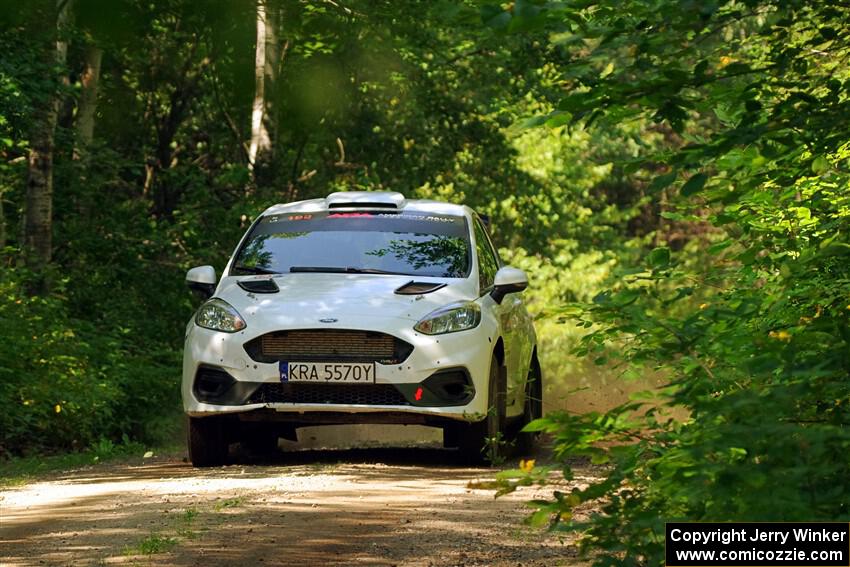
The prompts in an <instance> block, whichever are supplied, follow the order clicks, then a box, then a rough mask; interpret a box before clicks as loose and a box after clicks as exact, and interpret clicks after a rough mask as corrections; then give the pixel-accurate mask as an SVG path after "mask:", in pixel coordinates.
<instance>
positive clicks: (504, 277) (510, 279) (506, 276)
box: [490, 266, 528, 303]
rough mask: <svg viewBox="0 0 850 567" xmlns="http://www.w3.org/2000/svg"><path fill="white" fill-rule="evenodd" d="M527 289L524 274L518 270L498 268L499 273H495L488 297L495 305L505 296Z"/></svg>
mask: <svg viewBox="0 0 850 567" xmlns="http://www.w3.org/2000/svg"><path fill="white" fill-rule="evenodd" d="M527 287H528V276H526V275H525V272H523V271H522V270H520V269H518V268H512V267H510V266H505V267H503V268H499V271H498V272H496V277H495V279H494V281H493V291H491V292H490V297H492V298H493V301H495V302H496V303H501V302H502V299H504V298H505V296H506V295H507V294H509V293H516V292H518V291H522V290H524V289H525V288H527Z"/></svg>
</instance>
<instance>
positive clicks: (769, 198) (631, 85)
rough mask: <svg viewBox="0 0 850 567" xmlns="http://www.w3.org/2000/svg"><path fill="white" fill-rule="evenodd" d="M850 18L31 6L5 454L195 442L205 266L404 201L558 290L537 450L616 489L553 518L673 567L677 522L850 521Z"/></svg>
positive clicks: (615, 9)
mask: <svg viewBox="0 0 850 567" xmlns="http://www.w3.org/2000/svg"><path fill="white" fill-rule="evenodd" d="M849 15H850V7H848V5H847V4H846V3H843V2H826V1H814V2H812V1H806V2H803V1H779V0H775V1H756V0H736V1H724V0H712V1H708V2H694V1H687V0H683V1H673V0H654V1H650V0H642V1H637V0H626V1H624V2H614V1H590V0H576V1H564V2H543V1H528V0H525V1H522V0H517V1H516V2H513V3H490V2H473V1H466V2H444V1H429V2H426V1H415V0H410V1H405V2H388V1H384V0H358V1H354V0H350V1H343V0H339V1H335V0H325V1H321V2H306V1H303V2H299V1H295V0H262V1H260V2H247V1H245V2H214V1H207V2H202V1H192V0H163V1H158V2H142V1H139V0H115V1H111V2H100V1H96V0H59V1H58V2H55V1H48V0H34V1H31V2H26V3H24V2H12V1H9V0H4V1H3V2H0V54H2V55H0V261H2V265H3V269H2V271H0V408H2V412H0V432H2V433H0V457H2V458H12V457H17V456H21V455H33V454H44V453H49V452H57V451H77V450H82V449H86V448H89V447H92V446H93V445H97V444H103V443H107V444H110V443H121V442H122V440H123V442H124V443H129V442H141V443H146V444H157V443H161V442H163V441H164V440H167V439H169V438H171V437H172V436H173V435H174V433H175V431H176V430H178V429H179V423H180V418H179V411H180V410H179V394H178V392H179V390H178V383H179V376H178V374H179V371H178V369H179V368H180V355H181V354H180V350H181V344H182V334H183V329H184V327H185V324H186V321H187V320H188V319H189V318H190V317H191V314H192V312H193V310H194V309H195V308H196V307H197V305H196V303H195V301H194V300H193V299H192V297H191V296H190V294H189V293H187V289H186V287H185V285H184V282H183V278H184V273H185V271H186V270H187V269H188V268H190V267H193V266H196V265H200V264H212V265H214V266H216V267H217V268H218V269H219V270H220V269H221V267H223V265H224V263H225V261H226V258H227V257H228V255H229V254H230V253H231V252H232V249H233V247H234V246H235V244H236V242H237V240H238V238H239V237H240V236H241V234H242V232H243V231H244V230H245V228H246V227H247V226H248V224H249V223H250V221H251V220H252V219H253V218H254V217H255V216H256V215H257V214H258V213H259V212H261V211H262V210H263V209H264V208H266V207H267V206H268V205H270V204H272V203H276V202H286V201H291V200H297V199H302V198H311V197H316V196H324V195H326V194H327V193H330V192H332V191H337V190H393V191H401V192H403V193H404V194H406V195H407V196H408V197H411V198H435V199H440V200H448V201H452V202H462V203H467V204H469V205H471V206H473V207H474V208H476V209H477V210H479V211H480V212H481V213H484V214H487V215H489V216H490V218H491V229H492V233H493V235H494V238H495V240H496V242H497V244H498V245H499V247H500V250H501V253H502V255H503V258H504V259H505V260H506V262H508V263H510V264H512V265H516V266H518V267H521V268H523V269H525V270H527V271H528V272H529V273H530V274H531V276H532V287H531V289H530V290H529V291H528V292H527V294H528V298H529V301H530V305H531V308H532V309H533V311H534V314H535V316H536V318H537V328H538V332H539V334H540V336H541V354H542V359H543V366H544V375H545V377H546V381H547V392H546V397H547V403H548V408H547V409H548V410H549V413H548V415H547V417H546V418H544V420H542V421H541V422H539V423H538V424H537V425H536V426H537V427H538V428H539V429H541V430H545V431H548V432H549V433H550V434H551V435H552V438H553V439H554V448H555V456H556V458H557V459H559V460H560V461H561V463H562V464H561V465H560V466H561V468H562V469H563V470H564V473H565V474H567V475H568V476H569V474H570V468H569V462H570V461H569V458H570V457H571V456H574V455H589V456H590V457H591V458H593V459H594V460H595V461H596V462H599V463H606V464H607V467H606V468H605V470H606V471H607V472H606V476H605V478H604V480H603V481H601V482H599V483H598V484H594V485H592V486H590V487H586V488H585V489H584V490H576V491H575V492H573V493H571V494H561V493H555V494H554V495H553V499H552V501H551V502H538V503H537V504H536V508H537V512H535V514H534V516H532V521H533V522H535V523H538V524H548V525H549V526H550V527H551V528H552V529H567V530H575V529H577V530H581V533H582V534H583V538H582V542H583V544H584V545H585V547H586V548H587V549H593V550H594V551H595V552H596V555H595V557H597V561H599V562H601V563H603V564H604V563H605V562H606V561H616V562H626V563H634V564H645V563H653V564H656V563H658V562H659V561H661V554H662V553H663V521H665V520H667V521H672V520H675V519H689V520H703V521H710V520H729V519H738V520H788V519H798V520H816V519H833V520H838V519H843V520H847V519H848V518H850V509H848V505H849V504H850V475H847V474H846V471H847V465H848V459H847V454H848V450H850V429H848V422H850V385H848V376H850V330H848V325H847V323H848V316H850V277H848V275H849V274H848V270H850V263H848V254H850V240H848V220H847V219H848V215H850V191H848V187H850V123H849V122H850V120H849V119H848V116H850V104H848V99H850V65H848V63H850V17H848V16H849ZM629 380H632V382H631V383H629V382H628V381H629ZM635 380H637V381H638V382H637V384H638V385H645V384H652V385H656V384H661V385H662V387H660V388H654V389H653V390H652V391H651V392H648V393H645V394H634V395H632V396H631V397H630V398H628V399H627V397H626V396H625V393H627V392H632V391H634V390H636V389H640V388H637V387H635V385H634V384H635V382H634V381H635ZM624 381H625V382H624ZM624 384H625V385H624ZM588 392H591V394H589V393H588ZM581 396H585V397H584V398H581V399H583V400H584V402H586V403H584V402H583V405H582V408H581V409H582V410H588V409H595V410H597V411H581V412H577V411H560V410H563V409H564V408H567V409H570V410H576V409H577V407H576V406H575V405H572V406H570V403H571V400H572V401H573V402H574V401H575V400H576V399H579V398H580V397H581ZM598 397H602V398H611V399H613V400H614V401H615V402H619V401H621V400H622V401H623V402H624V403H622V404H619V405H616V407H614V408H613V409H611V408H610V406H611V405H612V404H610V403H609V404H604V405H605V406H606V407H601V403H600V407H598V408H594V407H592V404H593V403H596V402H594V400H596V399H597V398H598ZM563 400H566V401H563ZM609 401H610V400H609ZM642 404H649V405H647V406H643V405H642ZM637 410H640V411H637ZM547 474H548V470H547V469H544V468H538V469H533V470H526V471H523V472H522V473H511V474H507V475H505V476H503V478H502V480H503V489H505V490H510V489H511V487H512V486H514V485H516V484H528V483H532V482H542V481H544V480H545V478H546V475H547ZM599 499H601V501H602V502H603V503H604V507H603V508H602V511H601V512H600V513H599V514H597V515H595V516H593V518H592V519H591V520H590V521H589V523H587V522H585V523H577V522H574V521H573V520H572V516H571V511H572V509H573V508H574V507H576V506H581V505H582V504H584V503H585V502H588V501H596V500H599Z"/></svg>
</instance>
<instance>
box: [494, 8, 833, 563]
mask: <svg viewBox="0 0 850 567" xmlns="http://www.w3.org/2000/svg"><path fill="white" fill-rule="evenodd" d="M482 17H483V20H484V22H485V24H488V25H490V26H492V27H494V28H497V29H499V30H503V31H505V30H507V31H513V30H522V29H528V28H530V27H541V28H545V29H547V30H548V31H549V32H550V33H551V34H552V35H551V37H552V39H553V41H554V42H555V43H557V44H560V45H565V46H572V47H573V48H574V53H575V57H574V58H573V60H572V61H570V62H569V64H567V65H564V66H563V67H562V68H561V69H560V71H561V77H562V79H563V81H564V84H565V86H567V88H568V89H569V91H570V92H569V93H568V94H566V96H564V97H562V98H561V100H560V101H559V102H558V103H557V106H556V109H557V110H556V111H553V112H552V113H550V114H549V115H547V117H546V120H547V121H550V120H552V119H553V117H554V116H556V113H557V112H561V113H567V114H568V115H569V116H568V120H569V121H571V122H572V123H573V124H581V125H584V126H592V127H593V128H596V129H603V130H606V131H610V129H611V128H612V127H613V126H614V125H619V124H621V123H622V122H623V121H627V122H634V123H644V124H646V123H652V122H655V123H657V125H658V126H657V128H659V129H661V130H662V131H664V132H665V142H664V145H665V151H663V152H651V151H647V152H644V153H643V155H641V156H640V158H639V159H635V160H633V161H632V162H630V163H628V164H625V166H624V167H625V168H627V170H628V171H630V172H631V175H634V176H636V177H643V178H645V179H646V180H647V181H648V182H649V186H648V191H649V192H650V193H651V194H652V195H653V197H652V198H653V200H655V201H656V203H657V206H658V208H659V209H661V210H660V211H659V212H661V213H662V215H661V217H662V218H664V219H667V220H669V221H670V224H669V225H666V226H665V225H664V224H662V225H661V226H660V227H659V228H660V230H658V231H657V232H656V235H655V239H654V240H655V242H654V244H655V247H654V248H652V249H651V250H650V249H647V250H646V251H645V253H644V258H643V259H642V261H639V262H635V263H634V264H633V267H629V266H628V265H627V263H623V264H621V266H622V267H621V268H620V269H619V270H618V272H617V276H618V277H617V278H616V280H612V283H611V289H610V290H608V291H606V292H603V293H600V294H598V295H597V296H596V297H595V298H594V300H593V301H592V302H589V303H587V304H586V305H585V306H584V308H583V309H581V311H580V312H579V313H578V317H577V324H578V326H580V327H583V328H585V329H590V330H591V332H590V333H589V334H587V335H586V336H584V337H583V338H582V344H581V346H580V347H579V348H578V350H577V353H578V354H579V355H580V356H598V354H597V353H600V352H606V353H607V355H608V356H611V355H612V354H617V353H619V358H620V359H621V364H622V365H623V366H624V368H625V369H626V370H627V371H629V372H634V371H635V370H637V369H653V370H656V371H661V372H663V373H664V374H665V375H666V376H667V377H668V385H667V387H666V388H664V389H662V390H661V391H657V392H654V393H647V394H645V395H644V396H640V397H636V398H635V400H634V401H632V402H630V403H627V404H623V405H621V406H619V407H617V408H615V409H613V410H611V411H608V412H594V413H589V414H586V415H571V414H567V413H552V414H549V415H547V416H546V417H545V418H544V419H542V420H540V421H538V422H536V423H534V424H532V426H531V427H532V428H533V429H535V430H540V431H547V432H549V433H550V434H552V435H553V437H554V439H555V448H556V454H557V455H558V456H559V457H561V458H564V463H565V465H564V472H565V475H566V476H567V477H568V478H569V477H570V474H571V471H570V468H569V465H568V463H569V461H568V460H566V458H567V457H568V456H575V455H582V456H586V457H589V458H590V459H592V461H593V462H597V463H607V464H608V467H609V468H608V469H607V471H608V472H607V473H606V475H605V478H604V479H603V480H601V481H600V482H598V483H595V484H592V485H590V486H588V487H587V488H582V489H575V490H574V491H572V492H571V493H570V494H564V493H559V492H556V493H554V498H553V499H552V500H551V501H538V502H535V503H534V505H535V506H536V507H537V512H536V513H535V514H534V516H533V517H532V520H535V521H538V522H543V523H549V525H550V526H551V527H552V528H553V529H557V530H577V531H579V532H580V534H581V536H580V542H581V545H582V546H583V547H584V548H585V549H586V550H593V552H594V556H595V558H596V559H595V563H596V564H598V565H611V564H620V565H622V564H625V565H662V564H663V562H664V557H663V551H664V540H663V534H664V522H668V521H676V520H690V521H731V520H736V521H746V520H750V521H787V520H809V521H811V520H845V521H846V520H847V519H848V518H850V507H848V506H850V479H848V476H847V474H846V468H847V456H846V455H847V451H848V450H850V429H848V425H850V387H848V382H847V376H848V373H850V356H848V353H850V348H848V347H850V343H848V339H850V335H848V331H847V329H848V316H850V306H848V297H850V288H848V286H850V277H848V276H850V273H848V265H850V264H848V263H847V254H848V250H850V247H848V245H847V243H846V242H845V240H846V234H847V232H848V224H847V219H848V212H850V209H848V206H850V201H848V198H849V197H850V194H849V193H848V188H850V159H849V158H850V137H848V131H850V123H848V118H847V116H848V114H847V111H848V106H849V105H850V72H848V71H847V67H846V64H845V61H846V58H847V55H848V54H850V36H848V35H847V34H846V33H839V32H836V31H835V30H837V29H844V28H846V26H845V25H843V24H844V23H845V22H846V17H847V11H846V7H838V6H836V5H834V4H833V3H828V2H805V3H803V2H746V3H743V4H742V3H738V2H719V3H718V2H714V3H702V4H701V3H676V2H663V3H661V4H658V3H655V4H652V3H646V2H640V1H633V2H625V3H623V2H616V3H615V2H595V3H593V4H592V5H588V4H587V3H585V2H575V3H574V2H564V3H547V4H545V5H544V4H543V3H537V2H523V3H522V4H520V3H519V2H517V3H516V4H514V5H513V7H512V9H511V10H509V11H507V12H504V11H502V10H500V9H499V10H495V11H494V9H493V8H490V7H488V8H486V9H485V10H483V11H482ZM680 233H685V234H686V235H687V237H686V238H684V239H682V238H681V237H680V236H678V234H680ZM612 346H615V347H616V348H611V347H612ZM521 478H525V479H527V478H529V477H527V476H522V477H521ZM503 480H504V483H503V485H502V486H503V487H504V489H507V490H510V489H511V488H512V487H513V486H516V485H517V484H516V481H515V480H514V481H510V482H509V480H510V479H503ZM532 480H533V479H532ZM588 502H593V503H596V504H597V505H600V506H601V512H600V513H598V514H594V515H592V516H591V517H590V519H588V520H586V521H574V520H573V519H572V511H573V509H574V508H575V507H577V506H580V505H582V504H585V503H588Z"/></svg>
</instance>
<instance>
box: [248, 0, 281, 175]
mask: <svg viewBox="0 0 850 567" xmlns="http://www.w3.org/2000/svg"><path fill="white" fill-rule="evenodd" d="M279 25H280V11H279V9H278V7H277V6H275V5H274V3H273V1H272V0H257V46H256V53H255V58H254V103H253V106H252V109H251V144H250V146H249V148H248V168H249V169H250V170H251V172H252V177H253V178H254V179H255V180H256V175H257V170H258V169H261V168H263V167H264V166H266V165H267V164H268V163H269V162H270V161H271V159H272V158H273V155H274V145H273V140H274V136H275V134H276V128H277V124H276V122H277V121H276V120H275V108H274V91H275V82H276V81H277V75H278V66H279V64H280V56H281V50H280V43H279V37H278V36H279V32H278V26H279Z"/></svg>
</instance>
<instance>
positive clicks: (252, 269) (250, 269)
mask: <svg viewBox="0 0 850 567" xmlns="http://www.w3.org/2000/svg"><path fill="white" fill-rule="evenodd" d="M232 271H238V272H242V273H244V274H279V273H280V272H276V271H274V270H269V269H268V268H260V267H259V266H242V265H239V266H233V270H232Z"/></svg>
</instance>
